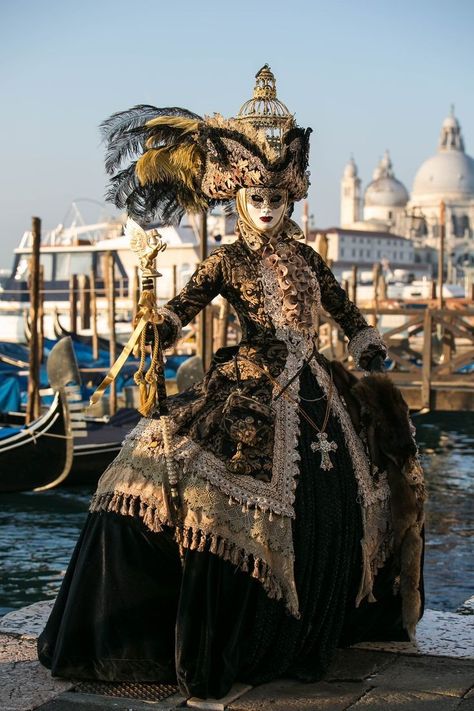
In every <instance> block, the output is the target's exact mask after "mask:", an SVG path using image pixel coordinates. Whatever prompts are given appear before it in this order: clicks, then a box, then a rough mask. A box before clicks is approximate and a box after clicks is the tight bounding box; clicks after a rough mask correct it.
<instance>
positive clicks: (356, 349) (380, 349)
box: [347, 326, 387, 370]
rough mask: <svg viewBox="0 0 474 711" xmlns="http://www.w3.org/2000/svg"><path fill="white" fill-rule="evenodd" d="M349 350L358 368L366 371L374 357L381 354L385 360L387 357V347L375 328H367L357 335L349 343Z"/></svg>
mask: <svg viewBox="0 0 474 711" xmlns="http://www.w3.org/2000/svg"><path fill="white" fill-rule="evenodd" d="M347 350H348V351H349V354H350V355H351V356H352V358H353V359H354V362H355V364H356V366H357V367H358V368H363V369H364V370H365V368H366V366H367V365H368V363H369V361H370V360H371V358H373V356H374V355H376V354H378V353H379V354H381V355H382V356H383V357H384V358H386V357H387V347H386V345H385V343H384V342H383V340H382V336H381V335H380V333H379V332H378V331H377V329H376V328H374V327H373V326H367V328H363V329H362V330H361V331H359V332H358V333H356V335H355V336H354V338H351V340H350V341H349V345H348V347H347Z"/></svg>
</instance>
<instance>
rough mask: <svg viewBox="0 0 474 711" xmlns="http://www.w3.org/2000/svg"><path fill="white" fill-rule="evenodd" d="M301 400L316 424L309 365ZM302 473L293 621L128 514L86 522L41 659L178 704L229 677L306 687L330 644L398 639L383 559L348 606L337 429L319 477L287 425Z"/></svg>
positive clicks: (350, 554) (74, 675) (354, 570)
mask: <svg viewBox="0 0 474 711" xmlns="http://www.w3.org/2000/svg"><path fill="white" fill-rule="evenodd" d="M301 394H302V395H303V397H304V398H307V399H308V400H313V402H304V401H302V403H301V404H302V406H303V407H304V408H305V409H306V410H307V412H308V414H309V415H310V416H311V418H312V419H313V420H314V421H315V422H316V423H318V424H320V423H321V422H322V421H323V419H324V414H325V411H326V404H327V402H326V399H325V398H324V397H322V395H323V393H322V391H321V389H320V387H319V385H318V383H317V382H316V380H315V378H314V376H313V375H312V373H311V371H310V370H309V368H305V370H304V371H303V373H302V374H301ZM300 427H301V430H300V431H301V435H300V441H299V450H300V456H301V468H300V475H299V479H298V485H297V489H296V501H295V509H296V518H295V520H294V524H293V538H294V548H295V556H296V560H295V581H296V586H297V590H298V596H299V604H300V613H301V616H300V619H295V618H294V617H292V616H291V615H289V613H288V612H287V611H286V610H285V606H284V604H283V603H282V602H281V601H275V600H270V599H269V598H268V597H267V595H266V594H265V592H264V590H263V588H262V587H261V584H260V583H259V582H258V581H257V580H255V579H254V578H252V577H250V576H249V575H248V574H247V573H243V572H241V571H239V570H237V569H236V568H235V567H234V566H233V565H232V564H231V563H229V562H228V561H223V560H221V559H220V558H218V557H217V556H215V555H213V554H211V553H208V552H197V551H189V550H188V551H186V552H185V556H184V560H183V561H181V560H180V557H179V553H178V547H177V544H176V543H175V541H174V540H173V533H172V531H171V530H164V531H163V532H161V533H154V532H151V531H149V530H148V529H147V528H146V527H145V526H144V525H143V523H142V522H141V520H140V519H139V518H133V517H129V516H120V515H119V514H115V513H105V512H101V513H93V514H90V515H89V517H88V519H87V522H86V524H85V526H84V529H83V531H82V534H81V536H80V539H79V541H78V543H77V546H76V549H75V551H74V553H73V556H72V559H71V562H70V564H69V567H68V570H67V572H66V575H65V578H64V581H63V583H62V587H61V590H60V592H59V594H58V597H57V599H56V602H55V605H54V607H53V610H52V613H51V616H50V618H49V621H48V623H47V625H46V628H45V630H44V631H43V633H42V634H41V635H40V638H39V641H38V655H39V659H40V661H41V662H42V663H43V664H44V665H45V666H47V667H48V668H50V669H51V670H52V673H53V675H55V676H61V677H66V678H71V679H101V680H108V681H123V680H128V681H149V682H167V683H173V682H176V681H177V682H178V684H179V687H180V689H181V691H182V692H183V693H184V694H185V695H187V696H190V695H192V696H200V697H204V698H205V697H221V696H223V695H225V694H226V693H227V691H228V690H229V689H230V687H231V685H232V684H233V683H234V682H235V681H242V682H246V683H249V684H252V685H255V684H259V683H263V682H266V681H269V680H271V679H274V678H276V677H281V676H292V677H296V678H299V679H303V680H307V681H314V680H317V679H320V678H321V677H322V676H323V675H324V673H325V671H326V670H327V668H328V666H329V664H330V662H331V660H332V658H333V656H334V653H335V650H336V648H337V646H338V645H341V644H345V645H347V644H351V643H354V642H358V641H361V640H367V639H397V640H402V639H403V640H404V639H407V636H406V633H405V631H404V630H403V628H402V624H401V601H400V597H399V596H398V595H394V594H393V575H392V566H391V561H388V562H387V564H386V566H385V567H384V568H383V569H382V570H381V571H380V574H379V575H378V577H377V580H376V585H375V596H376V598H377V602H376V603H370V604H369V603H362V605H361V606H360V607H359V608H358V609H355V606H354V599H355V596H356V592H357V588H358V585H359V580H360V575H361V555H360V540H361V537H362V525H361V517H360V507H359V505H358V504H357V501H356V499H357V485H356V480H355V476H354V472H353V468H352V463H351V459H350V456H349V452H348V449H347V447H346V444H345V441H344V436H343V433H342V431H341V427H340V425H339V422H338V421H337V420H336V418H334V417H330V419H329V423H328V426H327V432H328V435H329V437H330V439H331V440H333V441H335V442H336V443H337V450H336V451H335V452H332V453H331V460H332V462H333V464H334V468H333V469H331V470H329V471H324V470H321V469H320V467H319V464H320V454H318V453H317V452H316V453H315V452H313V451H312V450H311V448H310V444H311V442H312V441H313V440H314V434H315V433H314V430H313V429H312V428H311V427H310V425H309V424H308V423H307V421H306V420H305V419H304V418H301V422H300Z"/></svg>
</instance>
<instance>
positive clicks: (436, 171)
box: [341, 109, 474, 266]
mask: <svg viewBox="0 0 474 711" xmlns="http://www.w3.org/2000/svg"><path fill="white" fill-rule="evenodd" d="M441 202H444V203H445V205H446V248H447V252H448V254H449V255H450V260H451V261H452V264H458V265H459V266H461V265H462V264H466V259H468V258H469V254H472V252H473V247H474V160H473V159H472V158H471V157H470V156H468V155H467V154H466V152H465V149H464V140H463V137H462V133H461V127H460V125H459V121H458V119H457V118H456V116H455V115H454V110H453V109H452V110H451V113H450V115H449V116H448V117H447V118H446V119H445V120H444V121H443V124H442V127H441V134H440V138H439V143H438V150H437V152H436V154H435V155H434V156H432V157H431V158H428V159H427V160H425V161H424V163H422V164H421V166H420V167H419V169H418V171H417V173H416V175H415V179H414V181H413V187H412V191H411V195H409V194H408V191H407V189H406V188H405V186H404V185H403V183H401V182H400V181H399V180H397V178H396V177H395V173H394V170H393V165H392V161H391V159H390V156H389V154H388V151H387V152H386V153H385V155H384V156H383V158H382V160H381V161H380V163H379V165H378V166H377V167H376V169H375V171H374V173H373V176H372V181H371V182H370V183H369V184H368V185H367V187H366V189H365V191H364V194H363V195H362V190H361V179H360V177H359V175H358V171H357V166H356V163H355V161H354V159H353V158H351V159H350V161H349V162H348V164H347V165H346V167H345V168H344V173H343V177H342V180H341V226H342V227H343V228H346V229H351V230H361V231H365V232H371V231H374V232H386V233H387V232H388V233H392V234H397V235H400V236H404V237H406V238H409V239H411V240H413V241H414V244H415V246H417V247H418V248H420V249H419V255H420V258H422V260H423V261H425V260H426V261H428V262H433V263H434V262H435V254H434V253H433V252H434V250H436V249H437V247H438V244H439V221H440V204H441Z"/></svg>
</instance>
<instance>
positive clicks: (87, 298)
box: [77, 274, 91, 329]
mask: <svg viewBox="0 0 474 711" xmlns="http://www.w3.org/2000/svg"><path fill="white" fill-rule="evenodd" d="M77 283H78V287H79V323H80V324H81V328H83V329H87V328H90V326H91V292H90V284H89V277H88V275H87V274H79V276H78V279H77Z"/></svg>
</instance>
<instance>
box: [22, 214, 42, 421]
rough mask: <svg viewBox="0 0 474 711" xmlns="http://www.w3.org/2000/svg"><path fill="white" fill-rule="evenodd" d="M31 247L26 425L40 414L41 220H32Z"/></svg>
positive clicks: (37, 218)
mask: <svg viewBox="0 0 474 711" xmlns="http://www.w3.org/2000/svg"><path fill="white" fill-rule="evenodd" d="M31 234H32V245H31V261H30V325H31V337H30V358H29V366H28V402H27V405H26V424H27V425H28V424H30V423H31V422H33V420H36V419H37V418H38V417H39V414H40V396H39V372H40V352H39V345H40V344H39V333H38V317H39V311H40V246H41V220H40V218H39V217H33V219H32V227H31Z"/></svg>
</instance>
